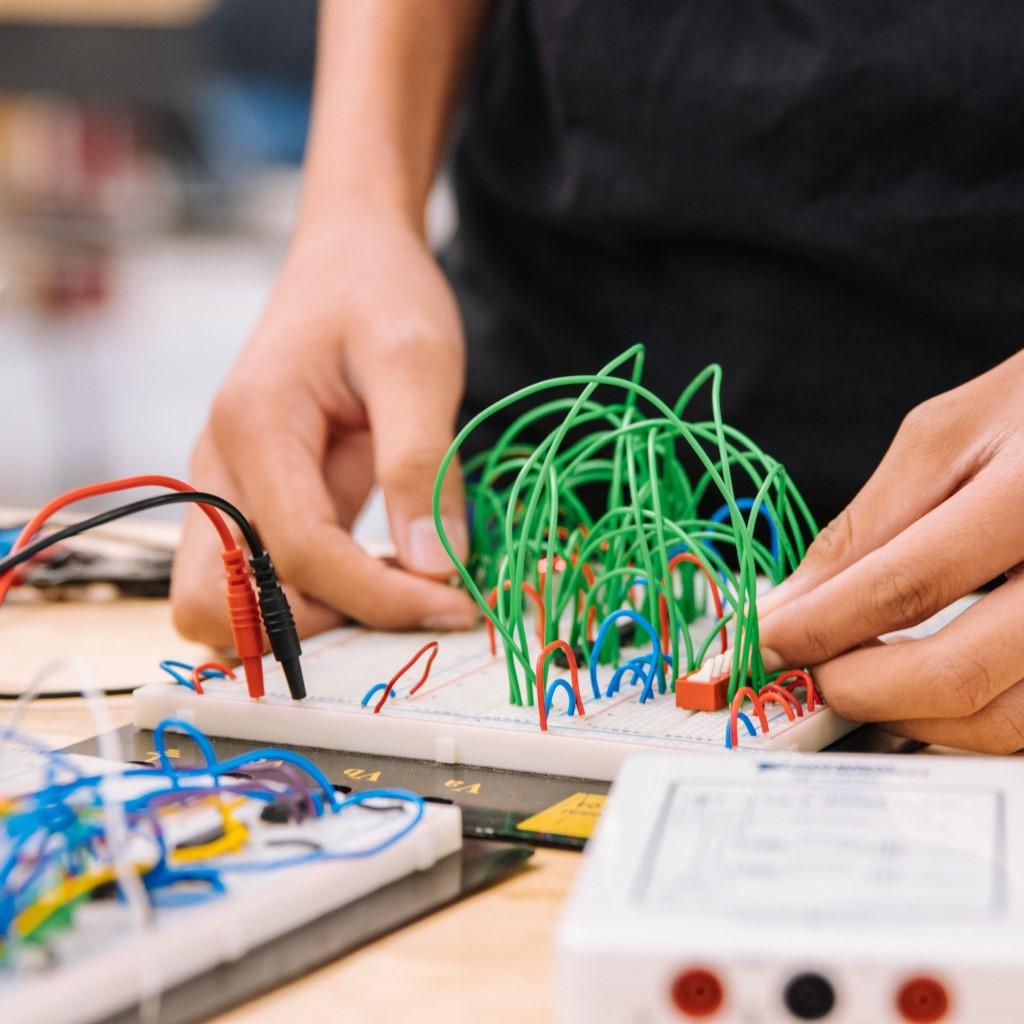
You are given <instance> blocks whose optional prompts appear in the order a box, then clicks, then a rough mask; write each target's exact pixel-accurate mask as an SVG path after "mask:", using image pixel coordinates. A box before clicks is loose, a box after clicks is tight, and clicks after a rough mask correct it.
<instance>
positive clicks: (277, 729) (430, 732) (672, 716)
mask: <svg viewBox="0 0 1024 1024" xmlns="http://www.w3.org/2000/svg"><path fill="white" fill-rule="evenodd" d="M434 639H437V636H436V635H435V634H422V635H420V634H414V633H395V634H388V633H374V632H371V631H369V630H365V629H355V628H347V629H339V630H335V631H333V632H331V633H326V634H324V635H322V636H320V637H318V638H316V639H315V640H314V641H312V642H307V643H306V645H305V651H304V654H303V658H302V665H303V670H304V672H305V676H306V688H307V692H308V694H309V696H308V697H307V699H306V700H303V701H293V700H291V699H290V698H289V696H288V691H287V688H286V687H285V683H284V678H283V676H282V675H281V673H280V671H279V670H278V668H277V666H276V665H275V663H274V662H273V661H271V660H267V661H266V662H265V670H266V696H265V697H264V699H263V700H261V701H251V700H249V699H248V697H247V696H246V694H245V687H244V684H243V683H241V682H232V681H230V680H220V679H211V680H209V681H208V682H204V683H203V688H204V690H205V691H206V692H205V693H204V694H203V695H202V696H197V695H195V694H194V693H192V692H191V691H190V690H188V689H187V688H185V687H182V686H180V685H176V684H174V683H171V682H168V683H167V684H162V683H161V684H154V685H151V686H146V687H144V688H143V689H141V690H137V691H136V692H135V694H134V698H133V699H134V706H135V724H136V725H137V726H139V727H141V728H147V729H151V728H153V726H154V725H156V723H157V722H159V721H160V720H161V719H162V718H168V717H174V718H184V719H186V720H187V721H189V722H191V723H192V724H194V725H196V726H198V727H199V728H200V729H201V730H203V732H206V733H208V734H210V735H213V736H224V737H230V738H233V739H243V740H258V741H261V742H272V743H286V744H293V745H299V746H306V747H320V748H325V749H328V750H348V751H353V752H356V753H365V754H379V755H390V756H395V757H406V758H414V759H418V760H429V761H437V762H440V763H444V764H465V765H477V766H481V767H487V768H504V769H510V770H514V771H528V772H538V773H542V774H547V775H563V776H569V777H573V778H583V779H612V778H614V777H615V773H616V771H617V769H618V767H619V765H620V764H621V763H622V761H623V760H624V759H625V758H626V757H627V756H628V755H629V754H631V753H636V752H637V751H643V750H648V751H649V750H716V751H717V750H723V751H724V743H725V730H726V724H727V722H728V712H726V711H715V712H705V711H697V712H690V711H684V710H682V709H680V708H677V707H676V706H675V701H674V696H673V694H672V693H671V692H668V693H665V694H661V695H657V696H655V698H654V699H653V700H650V701H648V702H647V703H645V704H641V703H640V702H639V699H638V698H639V690H640V688H639V686H629V685H625V684H624V685H623V686H622V689H621V690H620V691H619V692H618V694H616V695H615V696H614V697H611V698H607V697H602V698H601V699H600V700H594V699H592V691H591V684H590V680H589V675H588V672H587V670H586V668H585V667H584V668H583V669H581V671H580V690H581V693H582V696H583V702H584V707H585V709H586V714H585V716H584V717H577V716H575V715H574V716H569V715H568V714H567V713H566V699H565V695H564V693H563V692H559V693H558V695H557V697H556V701H555V704H554V706H553V707H552V712H551V715H550V717H549V719H548V730H547V731H546V732H541V731H540V729H539V727H538V714H537V708H536V707H526V706H523V707H513V706H511V705H510V704H509V701H508V677H507V675H506V669H505V661H504V659H503V658H502V657H501V656H500V655H499V656H498V657H494V656H492V655H491V654H490V649H489V647H488V643H487V638H486V635H485V633H484V632H483V630H479V631H477V632H472V633H454V634H446V635H443V636H442V637H441V638H440V648H439V651H438V654H437V658H436V660H435V662H434V665H433V669H432V671H431V673H430V677H429V679H428V680H427V682H426V683H425V684H424V685H423V687H422V689H420V690H419V691H418V692H417V693H415V694H413V695H412V696H409V695H408V694H409V690H410V688H411V687H412V686H413V684H414V683H415V682H416V681H417V680H418V678H419V675H420V672H421V671H422V665H423V662H422V661H421V662H420V663H418V664H417V665H416V666H415V667H413V668H412V669H411V670H410V671H409V672H408V673H407V674H406V675H405V676H403V677H402V679H401V681H400V682H399V683H398V685H397V687H396V696H395V697H394V699H391V700H388V701H387V704H386V705H385V707H383V708H382V710H381V712H380V713H379V714H374V711H373V708H374V705H375V704H376V702H377V699H378V697H379V696H380V694H379V693H377V694H375V695H374V697H373V699H372V700H371V701H370V702H369V704H368V705H367V706H366V707H362V706H361V701H362V699H363V697H364V695H365V694H366V692H367V690H369V689H370V687H371V686H373V685H374V684H375V683H379V682H386V681H387V680H388V679H390V678H391V676H392V675H393V674H394V673H395V672H396V671H397V669H398V668H399V667H400V666H401V665H403V664H404V663H405V662H406V661H407V660H408V659H409V658H410V657H411V656H412V654H413V653H415V652H416V651H417V650H418V649H419V648H420V647H421V646H422V645H423V644H424V643H426V642H427V641H430V640H434ZM627 657H628V655H623V660H625V659H626V658H627ZM612 672H613V669H612V668H602V669H601V670H600V671H599V674H598V678H599V682H600V688H601V691H602V692H604V691H605V690H606V689H607V685H608V682H609V680H610V678H611V675H612ZM562 676H566V677H567V676H568V670H563V669H559V668H558V667H557V666H556V665H555V664H552V665H551V668H550V671H549V674H548V679H549V685H550V683H551V682H552V681H554V680H555V679H556V678H559V677H562ZM766 712H767V716H768V721H769V726H770V730H769V732H768V733H767V734H766V735H763V736H762V735H761V734H760V732H759V733H758V735H757V736H749V735H747V733H746V732H745V731H742V735H741V737H740V744H739V745H740V749H741V750H764V749H767V748H781V749H784V750H820V749H821V748H822V747H825V746H827V745H828V744H830V743H832V742H834V741H835V740H836V739H838V738H839V737H840V736H842V735H843V734H844V733H846V732H848V731H849V730H850V729H852V728H853V725H852V724H851V723H849V722H846V721H844V720H843V719H841V718H839V717H838V716H837V715H836V714H834V713H833V712H832V711H831V710H829V709H828V708H824V709H822V708H816V709H815V710H814V711H813V712H807V711H806V709H805V710H804V714H803V716H802V717H800V718H796V719H795V720H794V721H793V722H789V721H788V720H787V717H786V715H785V713H784V711H783V710H782V708H781V707H780V706H778V705H775V704H769V705H768V707H767V708H766Z"/></svg>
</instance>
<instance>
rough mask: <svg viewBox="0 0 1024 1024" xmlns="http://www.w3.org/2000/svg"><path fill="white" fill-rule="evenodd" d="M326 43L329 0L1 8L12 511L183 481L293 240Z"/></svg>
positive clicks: (5, 434) (2, 427)
mask: <svg viewBox="0 0 1024 1024" xmlns="http://www.w3.org/2000/svg"><path fill="white" fill-rule="evenodd" d="M315 34H316V0H141V2H140V0H0V385H2V388H3V400H2V401H0V432H2V433H0V470H2V473H0V481H2V484H0V506H3V505H6V506H11V505H29V506H31V505H38V504H40V503H42V502H43V501H45V500H47V499H48V498H49V497H51V496H52V495H53V494H55V493H57V492H60V491H64V490H66V489H67V488H69V487H73V486H76V485H78V484H82V483H87V482H90V481H93V480H98V479H102V478H106V477H112V476H119V475H126V474H131V473H140V472H163V473H169V474H172V475H176V476H184V475H185V474H186V471H187V463H188V454H189V450H190V447H191V445H192V442H193V440H194V439H195V436H196V434H197V432H198V431H199V428H200V426H201V425H202V422H203V419H204V417H205V414H206V409H207V406H208V403H209V401H210V398H211V397H212V395H213V393H214V391H215V390H216V388H217V385H218V383H219V382H220V380H221V379H222V377H223V376H224V374H225V372H226V370H227V368H228V366H229V365H230V363H231V361H232V359H233V357H234V355H235V353H236V352H237V350H238V349H239V347H240V346H241V345H242V343H243V342H244V340H245V338H246V336H247V334H248V332H249V331H250V329H251V328H252V326H253V325H254V323H255V321H256V319H257V317H258V315H259V312H260V310H261V307H262V305H263V302H264V301H265V299H266V296H267V294H268V291H269V289H270V286H271V283H272V281H273V278H274V275H275V272H276V270H277V267H278V266H279V264H280V261H281V259H282V257H283V255H284V251H285V247H286V245H287V240H288V233H289V229H290V225H291V222H292V216H293V211H294V210H295V207H296V203H297V198H298V188H299V168H300V162H301V159H302V153H303V147H304V144H305V136H306V128H307V123H308V118H309V104H310V89H311V79H312V66H313V52H314V43H315ZM452 221H453V213H452V207H451V203H450V201H449V199H448V196H447V192H446V190H445V189H444V187H443V186H441V187H439V188H438V189H437V190H435V195H434V197H433V199H432V201H431V207H430V213H429V216H428V222H429V225H430V232H431V234H432V236H433V238H434V240H435V242H437V241H440V240H441V238H443V236H444V235H446V234H447V233H448V232H449V231H450V230H451V229H452ZM326 272H329V271H328V270H325V273H326Z"/></svg>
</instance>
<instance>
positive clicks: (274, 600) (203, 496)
mask: <svg viewBox="0 0 1024 1024" xmlns="http://www.w3.org/2000/svg"><path fill="white" fill-rule="evenodd" d="M181 504H197V505H212V506H213V507H214V508H218V509H220V510H221V511H222V512H224V513H226V514H227V515H228V516H230V517H231V519H233V520H234V521H235V523H237V524H238V528H239V530H241V532H242V536H243V537H244V538H245V542H246V544H247V545H248V547H249V551H250V552H251V554H252V557H251V558H250V559H249V565H250V567H251V568H252V572H253V577H254V578H255V580H256V589H257V592H258V595H259V605H260V616H261V617H262V619H263V628H264V629H265V630H266V633H267V639H268V640H269V641H270V649H271V651H272V652H273V655H274V657H275V658H276V659H277V661H278V662H280V664H281V670H282V672H283V673H284V677H285V681H286V682H287V684H288V692H289V693H290V694H291V695H292V698H293V699H294V700H302V698H303V697H305V696H306V685H305V682H304V680H303V677H302V666H301V665H300V663H299V658H300V656H301V654H302V647H301V646H300V644H299V634H298V630H297V629H296V628H295V619H294V618H293V617H292V610H291V608H290V606H289V604H288V598H287V596H286V595H285V592H284V590H283V589H282V588H281V584H280V583H279V582H278V579H277V573H276V571H275V569H274V566H273V564H272V563H271V561H270V555H268V554H267V552H266V550H265V549H264V547H263V542H262V541H261V540H260V537H259V534H258V533H257V532H256V529H255V528H254V527H253V525H252V524H251V523H250V522H249V520H248V519H246V518H245V516H244V515H242V513H241V512H240V511H239V510H238V509H237V508H236V507H235V506H234V505H232V504H231V502H230V501H225V499H224V498H220V497H218V496H217V495H216V494H210V493H209V492H207V491H175V492H174V493H173V494H158V495H156V496H155V497H153V498H143V499H142V500H141V501H134V502H132V503H131V504H130V505H122V506H121V507H120V508H114V509H110V510H109V511H108V512H101V513H100V514H99V515H95V516H93V517H92V518H91V519H83V520H82V521H81V522H79V523H72V524H71V526H65V527H64V529H62V530H57V531H56V532H55V533H50V534H47V535H46V536H45V537H43V538H42V539H40V540H37V541H35V542H34V543H33V544H29V545H28V546H27V547H24V548H22V549H21V550H20V551H16V552H15V553H14V554H12V555H8V556H7V558H5V559H3V560H2V561H0V577H3V576H4V575H5V574H6V573H8V572H10V571H11V570H12V569H16V568H17V567H18V566H19V565H24V564H25V562H28V561H29V560H30V559H32V558H35V556H36V555H38V554H39V553H40V552H42V551H45V550H46V549H47V548H50V547H53V545H55V544H59V543H61V541H65V540H68V539H70V538H71V537H77V536H78V534H80V533H85V532H86V531H87V530H93V529H95V528H96V527H97V526H105V525H106V524H107V523H112V522H114V521H115V520H117V519H123V518H124V517H125V516H133V515H135V514H136V513H137V512H147V511H148V510H149V509H152V508H162V507H163V506H164V505H181Z"/></svg>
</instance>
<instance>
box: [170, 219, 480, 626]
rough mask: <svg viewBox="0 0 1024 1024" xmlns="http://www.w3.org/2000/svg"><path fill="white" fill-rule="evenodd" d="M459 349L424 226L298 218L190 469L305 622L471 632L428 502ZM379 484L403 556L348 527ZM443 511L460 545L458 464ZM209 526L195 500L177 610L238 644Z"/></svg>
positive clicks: (455, 386) (460, 359)
mask: <svg viewBox="0 0 1024 1024" xmlns="http://www.w3.org/2000/svg"><path fill="white" fill-rule="evenodd" d="M464 363H465V346H464V340H463V334H462V325H461V321H460V318H459V313H458V309H457V306H456V304H455V300H454V297H453V295H452V293H451V291H450V289H449V288H448V285H447V282H446V281H445V280H444V277H443V276H442V274H441V272H440V270H439V269H438V267H437V265H436V263H435V262H434V260H433V258H432V256H431V255H430V253H429V251H428V250H427V249H426V247H425V244H424V242H423V240H422V238H420V237H419V235H417V234H416V232H414V231H413V230H411V229H410V228H409V227H408V226H407V225H406V224H404V223H401V222H400V221H397V220H395V219H391V218H383V217H381V216H379V215H376V214H370V213H365V212H364V213H362V214H360V215H358V216H357V217H349V218H347V219H346V222H345V223H344V224H342V225H339V226H338V227H333V226H332V227H329V228H321V227H313V228H310V227H309V226H308V225H307V227H306V229H305V230H304V231H303V232H300V233H299V235H298V236H297V238H296V241H295V243H294V244H293V247H292V251H291V253H290V254H289V257H288V259H287V261H286V264H285V267H284V269H283V271H282V273H281V275H280V277H279V280H278V283H277V286H276V287H275V290H274V293H273V295H272V297H271V299H270V302H269V303H268V306H267V309H266V310H265V312H264V314H263V317H262V319H261V321H260V323H259V325H258V326H257V328H256V330H255V332H254V334H253V336H252V337H251V339H250V340H249V342H248V343H247V345H246V346H245V348H244V350H243V351H242V354H241V355H240V357H239V358H238V360H237V362H236V364H235V366H234V367H233V368H232V370H231V372H230V374H229V376H228V378H227V380H226V382H225V383H224V385H223V386H222V388H221V390H220V393H219V394H218V395H217V397H216V399H215V401H214V404H213V408H212V410H211V414H210V418H209V422H208V424H207V426H206V428H205V430H204V431H203V433H202V435H201V437H200V438H199V441H198V444H197V446H196V449H195V453H194V456H193V465H192V478H191V479H192V483H193V484H194V485H195V486H196V487H197V488H199V489H200V490H209V491H212V492H214V493H216V494H220V495H222V496H224V497H226V498H228V499H229V500H231V501H234V502H236V503H237V504H238V506H239V507H240V508H241V509H242V511H243V512H245V513H246V515H247V516H249V517H250V518H251V519H252V521H253V523H254V524H255V525H256V527H257V529H258V530H259V531H260V534H261V536H262V539H263V542H264V544H265V545H266V547H267V550H268V551H269V552H270V555H271V557H272V558H273V560H274V563H275V565H276V566H277V568H278V571H279V573H280V575H281V578H282V580H283V581H284V582H285V584H286V588H287V590H288V593H289V597H290V599H291V600H292V603H293V609H294V611H295V616H296V621H297V623H298V625H299V629H300V632H302V633H303V634H309V633H311V632H316V631H318V630H321V629H325V628H328V627H330V626H332V625H335V624H337V623H338V622H340V621H342V620H343V619H344V618H352V619H355V620H358V621H359V622H361V623H365V624H366V625H369V626H373V627H376V628H381V629H404V628H419V629H427V630H450V629H461V628H467V627H469V626H471V625H472V624H473V623H474V622H475V621H476V618H477V613H476V608H475V606H474V604H473V602H472V601H471V600H470V598H469V597H468V596H467V595H466V594H464V593H462V592H461V591H458V590H456V589H454V588H453V587H451V586H449V585H448V584H447V583H444V582H441V581H442V580H443V579H445V578H447V577H450V576H451V575H452V574H453V567H452V564H451V562H450V560H449V559H448V556H447V554H446V553H445V551H444V549H443V548H442V547H441V544H440V541H439V540H438V538H437V534H436V531H435V527H434V521H433V518H432V515H431V497H432V491H433V486H434V478H435V475H436V473H437V468H438V464H439V463H440V461H441V457H442V456H443V454H444V452H445V451H446V449H447V448H448V445H449V444H450V442H451V439H452V432H453V430H454V423H455V417H456V412H457V408H458V404H459V400H460V398H461V394H462V387H463V375H464ZM374 480H376V481H377V482H378V483H379V484H380V485H381V488H382V489H383V492H384V497H385V501H386V504H387V510H388V518H389V521H390V524H391V531H392V535H393V537H394V540H395V543H396V546H397V550H398V563H399V567H395V566H391V565H387V564H385V563H383V562H381V561H379V560H378V559H376V558H373V557H371V556H370V555H369V554H367V553H366V552H365V551H363V550H362V548H360V546H359V545H358V544H357V543H356V542H355V541H354V540H353V539H352V538H351V537H350V536H349V533H348V532H347V531H348V530H349V529H350V528H351V525H352V522H353V520H354V519H355V517H356V515H357V514H358V512H359V509H360V508H361V507H362V505H363V503H364V501H365V500H366V497H367V495H368V494H369V491H370V488H371V486H372V484H373V482H374ZM441 510H442V515H443V517H444V522H445V532H446V533H447V535H448V537H449V539H450V540H451V542H452V544H453V546H454V548H455V549H456V551H457V552H458V553H459V555H460V557H463V558H464V557H465V556H466V548H467V543H468V542H467V531H466V521H465V505H464V499H463V495H462V484H461V479H460V477H459V473H458V468H457V466H455V465H453V466H452V468H451V470H450V471H449V473H448V476H447V478H446V481H445V487H444V492H443V497H442V500H441ZM222 572H223V571H222V567H221V562H220V558H219V554H218V547H217V538H216V534H215V533H214V532H213V531H212V530H210V528H209V524H208V523H206V522H204V521H203V517H202V516H201V515H198V514H197V513H196V512H195V511H194V510H193V511H190V513H189V515H188V518H187V519H186V524H185V532H184V536H183V540H182V543H181V546H180V548H179V550H178V554H177V557H176V559H175V566H174V574H173V583H172V588H171V598H172V602H173V610H174V617H175V623H176V625H177V627H178V629H179V631H180V632H181V633H182V634H183V635H185V636H186V637H189V638H191V639H196V640H200V641H203V642H206V643H209V644H211V645H214V646H218V645H222V644H227V643H230V631H229V628H228V622H227V616H226V612H225V608H224V600H223V584H222Z"/></svg>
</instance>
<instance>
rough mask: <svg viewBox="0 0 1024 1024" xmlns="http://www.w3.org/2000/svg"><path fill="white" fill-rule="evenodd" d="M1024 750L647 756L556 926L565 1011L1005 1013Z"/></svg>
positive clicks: (855, 1018) (622, 783)
mask: <svg viewBox="0 0 1024 1024" xmlns="http://www.w3.org/2000/svg"><path fill="white" fill-rule="evenodd" d="M1022 794H1024V762H1020V761H1017V760H1015V759H995V758H955V759H954V758H941V757H927V758H926V757H914V758H907V757H893V756H888V757H884V756H855V757H854V756H844V755H839V754H823V755H816V754H803V755H799V756H797V755H792V754H785V753H779V752H775V751H759V752H758V753H757V754H756V756H752V757H726V758H721V757H709V756H702V755H691V756H687V757H674V756H671V755H642V756H639V757H635V758H631V759H630V760H629V761H627V762H626V764H625V765H624V767H623V769H622V771H621V773H620V774H619V776H618V778H617V779H616V781H615V783H614V785H613V786H612V791H611V795H610V796H609V798H608V801H607V803H606V804H605V808H604V811H603V813H602V816H601V819H600V821H599V822H598V825H597V830H596V833H595V835H594V837H593V838H592V839H591V841H590V843H589V844H588V846H587V849H586V851H585V853H584V864H583V867H582V869H581V871H580V873H579V875H578V876H577V879H576V882H575V885H574V887H573V890H572V893H571V895H570V898H569V901H568V903H567V905H566V907H565V909H564V912H563V916H562V920H561V922H560V924H559V928H558V933H557V940H556V948H557V967H556V982H555V995H556V1000H557V1011H558V1012H557V1019H558V1021H560V1022H561V1024H592V1022H593V1021H596V1020H600V1021H601V1022H602V1024H627V1022H628V1024H632V1022H634V1021H639V1020H643V1021H646V1022H649V1024H658V1022H664V1024H683V1022H685V1021H708V1022H711V1024H793V1022H796V1021H825V1022H827V1024H861V1022H866V1021H870V1022H871V1024H936V1022H947V1024H1009V1022H1010V1021H1014V1020H1017V1019H1018V1016H1019V1014H1018V1005H1017V1004H1018V995H1017V990H1018V987H1019V986H1018V979H1019V977H1020V973H1021V970H1022V969H1024V903H1022V895H1024V894H1022V886H1024V795H1022Z"/></svg>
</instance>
